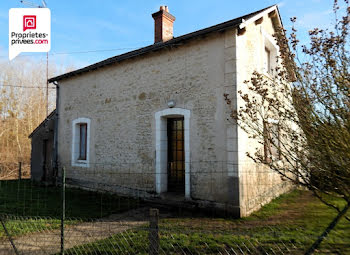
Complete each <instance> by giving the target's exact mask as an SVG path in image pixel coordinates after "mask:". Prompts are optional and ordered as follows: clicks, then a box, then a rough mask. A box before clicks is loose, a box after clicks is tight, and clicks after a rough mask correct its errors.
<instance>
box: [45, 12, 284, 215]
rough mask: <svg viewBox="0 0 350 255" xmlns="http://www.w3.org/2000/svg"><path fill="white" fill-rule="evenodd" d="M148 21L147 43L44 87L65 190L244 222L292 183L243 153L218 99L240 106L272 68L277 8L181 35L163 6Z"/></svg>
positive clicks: (241, 136) (239, 135) (243, 144)
mask: <svg viewBox="0 0 350 255" xmlns="http://www.w3.org/2000/svg"><path fill="white" fill-rule="evenodd" d="M152 17H153V18H154V21H155V30H154V31H155V35H154V38H155V42H154V44H152V45H150V46H147V47H144V48H141V49H138V50H134V51H131V52H128V53H125V54H122V55H118V56H115V57H112V58H108V59H106V60H103V61H101V62H98V63H95V64H93V65H90V66H87V67H84V68H82V69H79V70H76V71H73V72H69V73H66V74H63V75H60V76H57V77H54V78H51V79H50V80H49V82H50V83H54V84H55V85H56V87H57V111H56V117H57V130H56V138H55V146H54V147H55V155H56V156H57V157H56V158H57V160H56V163H57V164H58V166H59V167H63V166H64V167H65V168H66V175H67V178H68V179H69V180H70V181H71V183H72V184H77V185H78V184H79V183H83V184H84V187H89V188H92V189H100V188H106V187H108V190H111V191H115V192H119V193H125V194H129V195H136V196H142V197H144V198H150V197H153V198H160V199H165V200H167V201H169V200H171V199H175V197H176V200H177V201H183V202H184V203H195V204H196V205H198V206H214V207H219V208H224V209H225V210H229V211H231V212H232V213H233V214H235V215H236V216H246V215H249V214H250V213H251V212H253V211H254V210H257V209H258V208H259V207H260V206H261V205H263V204H264V203H267V202H269V201H270V200H271V199H272V198H274V197H276V196H278V195H279V194H281V193H283V192H285V191H286V190H288V188H289V187H290V186H289V185H288V184H287V183H285V182H283V181H282V180H281V178H280V177H279V176H278V174H276V173H273V172H272V171H271V170H269V169H266V168H264V167H263V166H260V165H257V164H255V163H254V162H253V161H252V160H250V159H249V158H248V157H247V156H246V153H247V152H249V151H253V150H254V149H255V146H256V143H255V142H254V141H250V139H248V135H247V134H246V133H245V132H243V131H242V130H241V129H240V128H239V127H238V126H237V125H235V124H234V123H232V120H230V117H229V114H230V112H229V109H228V107H227V104H226V103H225V100H224V96H223V95H224V94H230V95H231V97H232V98H233V99H232V100H233V101H232V104H233V106H234V107H235V108H237V109H238V108H239V107H240V104H241V103H242V102H241V101H240V98H239V95H238V91H239V90H240V89H242V88H243V87H244V81H245V80H247V79H249V78H250V77H251V75H252V73H253V71H255V70H257V71H260V72H264V73H265V74H266V75H269V70H271V69H272V68H273V67H274V65H276V61H275V59H276V56H277V55H278V51H279V48H278V46H277V45H276V42H275V40H274V38H273V36H272V35H273V34H274V32H275V31H276V30H277V29H280V28H281V27H282V23H281V19H280V16H279V11H278V7H277V6H276V5H274V6H270V7H267V8H265V9H262V10H259V11H257V12H254V13H251V14H248V15H245V16H242V17H238V18H236V19H233V20H230V21H227V22H224V23H221V24H217V25H215V26H212V27H208V28H205V29H202V30H199V31H195V32H193V33H189V34H186V35H182V36H179V37H174V36H173V23H174V21H175V17H174V16H173V15H171V14H170V13H169V10H168V8H167V7H166V6H162V7H161V8H160V10H159V11H158V12H156V13H154V14H152ZM169 194H172V195H174V194H175V196H171V195H169Z"/></svg>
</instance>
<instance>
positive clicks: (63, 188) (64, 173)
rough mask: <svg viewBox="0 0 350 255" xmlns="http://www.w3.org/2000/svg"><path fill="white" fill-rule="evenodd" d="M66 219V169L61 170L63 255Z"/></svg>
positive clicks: (62, 250)
mask: <svg viewBox="0 0 350 255" xmlns="http://www.w3.org/2000/svg"><path fill="white" fill-rule="evenodd" d="M65 217H66V168H65V167H63V168H62V215H61V254H62V255H64V220H65Z"/></svg>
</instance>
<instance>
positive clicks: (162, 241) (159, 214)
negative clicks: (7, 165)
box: [0, 162, 350, 254]
mask: <svg viewBox="0 0 350 255" xmlns="http://www.w3.org/2000/svg"><path fill="white" fill-rule="evenodd" d="M140 165H142V166H140ZM121 166H122V167H121ZM132 166H133V167H132ZM135 166H140V167H141V169H137V170H135V168H134V167H135ZM228 166H229V164H228V163H227V162H194V163H193V164H191V170H193V171H192V173H193V175H191V176H190V177H191V180H192V185H194V187H196V185H197V186H199V185H200V184H199V183H201V185H202V186H206V187H201V188H198V189H197V190H196V191H197V192H198V193H197V195H198V196H199V195H201V193H200V192H199V191H201V192H202V195H203V194H204V196H207V199H208V200H210V199H215V196H214V195H213V194H214V193H216V194H220V192H223V191H222V189H224V188H222V189H221V191H220V192H219V191H218V192H216V191H217V189H219V188H220V187H219V183H220V182H221V183H222V180H224V178H227V176H228V174H227V167H228ZM21 167H27V166H24V165H23V164H22V166H21ZM152 167H154V165H153V164H145V163H144V164H139V163H137V164H136V163H132V165H131V164H124V166H123V165H122V164H118V165H113V164H100V165H98V166H92V167H91V168H90V169H85V170H82V169H79V168H76V169H74V168H71V167H69V166H68V165H61V166H60V169H59V171H58V173H59V175H58V176H57V180H56V182H55V183H56V185H54V184H52V185H48V184H47V183H43V182H40V181H35V180H33V179H28V178H23V177H22V178H21V179H19V176H17V177H16V176H15V177H14V178H12V180H9V179H5V180H4V179H2V180H1V181H0V221H1V226H0V254H63V253H64V254H304V252H305V251H306V250H307V249H308V248H309V247H310V246H311V244H312V243H313V242H314V241H315V240H316V239H317V237H318V236H319V235H320V234H321V233H322V231H323V230H324V229H325V228H326V226H327V224H328V223H329V222H330V221H331V220H332V218H333V217H334V215H335V212H333V211H332V209H330V208H327V207H325V206H324V205H322V204H321V203H320V202H318V201H317V200H316V199H315V198H314V197H312V195H311V194H310V193H309V192H307V191H292V192H291V193H289V194H287V195H282V197H281V198H278V199H277V200H273V201H272V202H271V203H269V204H266V205H265V206H264V207H263V208H262V209H260V210H259V211H258V212H256V213H253V214H252V215H251V216H249V217H247V218H243V219H235V218H234V217H232V215H230V212H227V213H225V214H224V215H223V214H221V213H218V211H216V210H205V209H206V208H205V207H207V206H208V204H204V206H203V209H204V210H202V209H201V208H202V207H200V206H199V205H200V204H201V203H197V204H196V206H195V207H188V206H185V205H188V204H186V203H188V201H185V200H184V199H180V200H179V195H178V194H177V195H175V196H174V195H172V196H165V197H159V196H158V195H157V194H156V192H154V185H156V181H155V180H156V178H155V175H154V168H153V170H152V171H151V169H150V168H152ZM63 168H64V169H66V178H65V179H64V178H63V175H62V170H63ZM136 168H137V167H136ZM120 169H122V170H120ZM200 169H202V170H200ZM252 171H253V170H252ZM254 171H255V174H257V173H258V174H260V173H261V174H262V175H265V176H268V177H267V178H268V179H269V180H270V183H268V182H266V181H265V182H264V181H263V180H260V182H258V183H257V182H256V181H255V180H253V179H252V180H250V181H249V182H247V183H249V185H250V186H248V187H246V189H247V190H248V189H251V191H250V192H252V194H255V193H254V192H256V193H258V191H259V192H260V193H261V194H263V195H264V196H271V197H270V198H269V199H267V198H265V200H266V201H270V200H271V199H272V198H274V197H276V194H275V193H274V192H272V191H269V190H271V185H272V184H271V183H272V182H274V181H273V180H276V178H278V176H275V175H274V174H271V173H268V172H264V170H263V169H255V170H254ZM197 175H202V176H197ZM150 176H152V178H151V177H150ZM274 178H275V179H274ZM260 179H261V177H260ZM65 181H66V182H65ZM196 182H198V184H197V183H196ZM65 183H66V184H65ZM113 183H115V184H113ZM274 183H276V182H274ZM64 184H65V185H64ZM272 186H273V185H272ZM152 187H153V188H152ZM280 188H281V187H280ZM194 194H196V193H195V192H194ZM181 196H184V194H182V195H181ZM164 200H165V201H164ZM169 200H174V201H173V203H170V202H169ZM261 201H262V200H261V198H255V199H254V202H247V203H246V206H247V208H248V205H249V204H252V205H253V206H254V205H255V204H256V203H259V202H261ZM182 204H183V205H184V206H182ZM201 205H203V204H201ZM155 208H158V209H155ZM213 208H214V207H213ZM220 212H221V211H220ZM223 216H224V217H223ZM349 243H350V226H349V223H348V222H346V220H343V221H341V222H340V224H338V226H337V227H336V229H335V230H333V231H332V233H331V234H330V235H329V236H328V237H327V238H326V240H324V241H323V243H322V245H321V247H320V248H319V250H318V251H317V252H318V253H319V254H348V253H349V254H350V245H349Z"/></svg>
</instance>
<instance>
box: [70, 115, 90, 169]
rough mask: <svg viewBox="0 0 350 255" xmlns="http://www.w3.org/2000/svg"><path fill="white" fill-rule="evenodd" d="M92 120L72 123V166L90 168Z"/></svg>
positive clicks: (79, 120)
mask: <svg viewBox="0 0 350 255" xmlns="http://www.w3.org/2000/svg"><path fill="white" fill-rule="evenodd" d="M89 147H90V119H87V118H78V119H75V120H74V121H73V123H72V166H81V167H89Z"/></svg>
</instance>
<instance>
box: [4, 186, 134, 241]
mask: <svg viewBox="0 0 350 255" xmlns="http://www.w3.org/2000/svg"><path fill="white" fill-rule="evenodd" d="M65 194H66V211H65V214H66V218H67V221H66V224H74V223H77V222H82V221H89V220H91V219H96V218H102V217H104V216H108V215H110V214H114V213H118V212H122V211H126V210H129V209H132V208H135V207H137V206H138V203H139V201H138V200H135V199H129V198H125V197H119V196H116V195H111V194H106V193H98V192H92V191H86V190H82V189H76V188H66V192H65ZM61 208H62V189H61V187H45V186H40V185H38V184H36V183H34V182H32V181H31V180H21V181H19V180H10V181H0V215H1V217H2V219H3V221H4V222H5V225H6V227H7V228H8V231H9V232H10V234H11V236H19V235H23V234H25V233H30V232H40V231H43V230H50V229H57V228H59V227H60V218H61V215H62V213H61V212H62V210H61ZM4 234H5V233H4V230H3V228H2V227H0V237H4Z"/></svg>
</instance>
